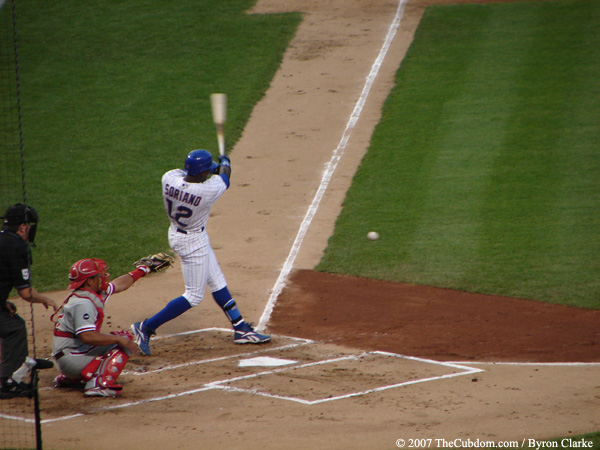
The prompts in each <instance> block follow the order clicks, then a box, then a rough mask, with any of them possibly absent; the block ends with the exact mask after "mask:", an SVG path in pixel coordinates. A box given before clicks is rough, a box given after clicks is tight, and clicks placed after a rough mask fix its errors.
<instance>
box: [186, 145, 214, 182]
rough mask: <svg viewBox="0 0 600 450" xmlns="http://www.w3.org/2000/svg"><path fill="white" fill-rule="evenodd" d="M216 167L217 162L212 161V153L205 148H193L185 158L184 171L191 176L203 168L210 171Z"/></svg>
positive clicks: (200, 171) (202, 170)
mask: <svg viewBox="0 0 600 450" xmlns="http://www.w3.org/2000/svg"><path fill="white" fill-rule="evenodd" d="M217 167H219V164H218V163H216V162H214V161H213V159H212V155H211V154H210V152H209V151H206V150H194V151H192V152H190V153H189V154H188V155H187V158H185V171H186V172H187V174H188V175H191V176H196V175H198V174H199V173H202V172H204V171H205V170H210V171H211V172H212V171H213V170H215V169H216V168H217Z"/></svg>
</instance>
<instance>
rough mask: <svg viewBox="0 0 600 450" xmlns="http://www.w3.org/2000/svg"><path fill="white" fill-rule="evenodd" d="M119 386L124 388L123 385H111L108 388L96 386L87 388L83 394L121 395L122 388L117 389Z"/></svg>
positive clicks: (87, 395) (113, 396)
mask: <svg viewBox="0 0 600 450" xmlns="http://www.w3.org/2000/svg"><path fill="white" fill-rule="evenodd" d="M117 387H120V388H121V389H122V387H121V386H118V385H115V386H111V387H108V388H104V387H100V386H96V387H93V388H89V389H86V390H85V392H84V393H83V395H85V396H86V397H112V398H115V397H120V396H121V389H116V388H117Z"/></svg>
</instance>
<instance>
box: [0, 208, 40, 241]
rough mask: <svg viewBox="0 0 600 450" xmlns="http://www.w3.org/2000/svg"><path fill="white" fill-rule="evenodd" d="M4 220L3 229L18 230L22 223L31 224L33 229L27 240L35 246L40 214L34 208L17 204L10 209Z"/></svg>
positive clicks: (30, 230)
mask: <svg viewBox="0 0 600 450" xmlns="http://www.w3.org/2000/svg"><path fill="white" fill-rule="evenodd" d="M2 219H3V221H2V223H3V227H4V228H7V229H16V228H18V227H19V225H21V224H22V223H27V224H29V225H30V226H31V228H30V229H29V234H28V236H27V240H28V241H29V242H31V243H32V244H33V241H34V240H35V232H36V230H37V224H38V213H37V211H36V210H35V209H34V208H32V207H31V206H27V205H25V204H24V203H16V204H14V205H12V206H9V207H8V209H7V210H6V212H5V213H4V216H3V217H2Z"/></svg>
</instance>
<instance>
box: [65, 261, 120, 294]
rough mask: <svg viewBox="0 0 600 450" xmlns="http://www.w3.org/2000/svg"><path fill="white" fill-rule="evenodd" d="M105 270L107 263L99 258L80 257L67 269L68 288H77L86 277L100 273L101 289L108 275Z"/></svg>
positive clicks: (104, 286) (105, 283) (103, 287)
mask: <svg viewBox="0 0 600 450" xmlns="http://www.w3.org/2000/svg"><path fill="white" fill-rule="evenodd" d="M107 270H108V264H106V263H105V262H104V261H102V260H101V259H93V258H87V259H80V260H79V261H77V262H76V263H75V264H73V265H72V266H71V268H70V269H69V281H70V283H69V289H70V290H74V289H78V288H79V287H81V285H82V284H83V283H85V280H87V279H88V278H91V277H94V276H96V275H100V277H101V278H102V285H101V289H102V290H104V289H106V285H107V284H108V279H109V277H110V274H108V273H107V272H106V271H107Z"/></svg>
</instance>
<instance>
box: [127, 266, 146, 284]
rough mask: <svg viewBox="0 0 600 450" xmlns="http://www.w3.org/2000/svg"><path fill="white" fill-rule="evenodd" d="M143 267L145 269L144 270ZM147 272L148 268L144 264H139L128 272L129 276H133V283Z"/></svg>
mask: <svg viewBox="0 0 600 450" xmlns="http://www.w3.org/2000/svg"><path fill="white" fill-rule="evenodd" d="M144 269H146V270H144ZM148 272H149V269H148V268H147V267H146V266H139V267H138V268H137V269H135V270H132V271H131V272H129V275H131V278H133V282H134V283H135V282H136V281H137V280H139V279H140V278H142V277H143V276H146V274H147V273H148Z"/></svg>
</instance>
